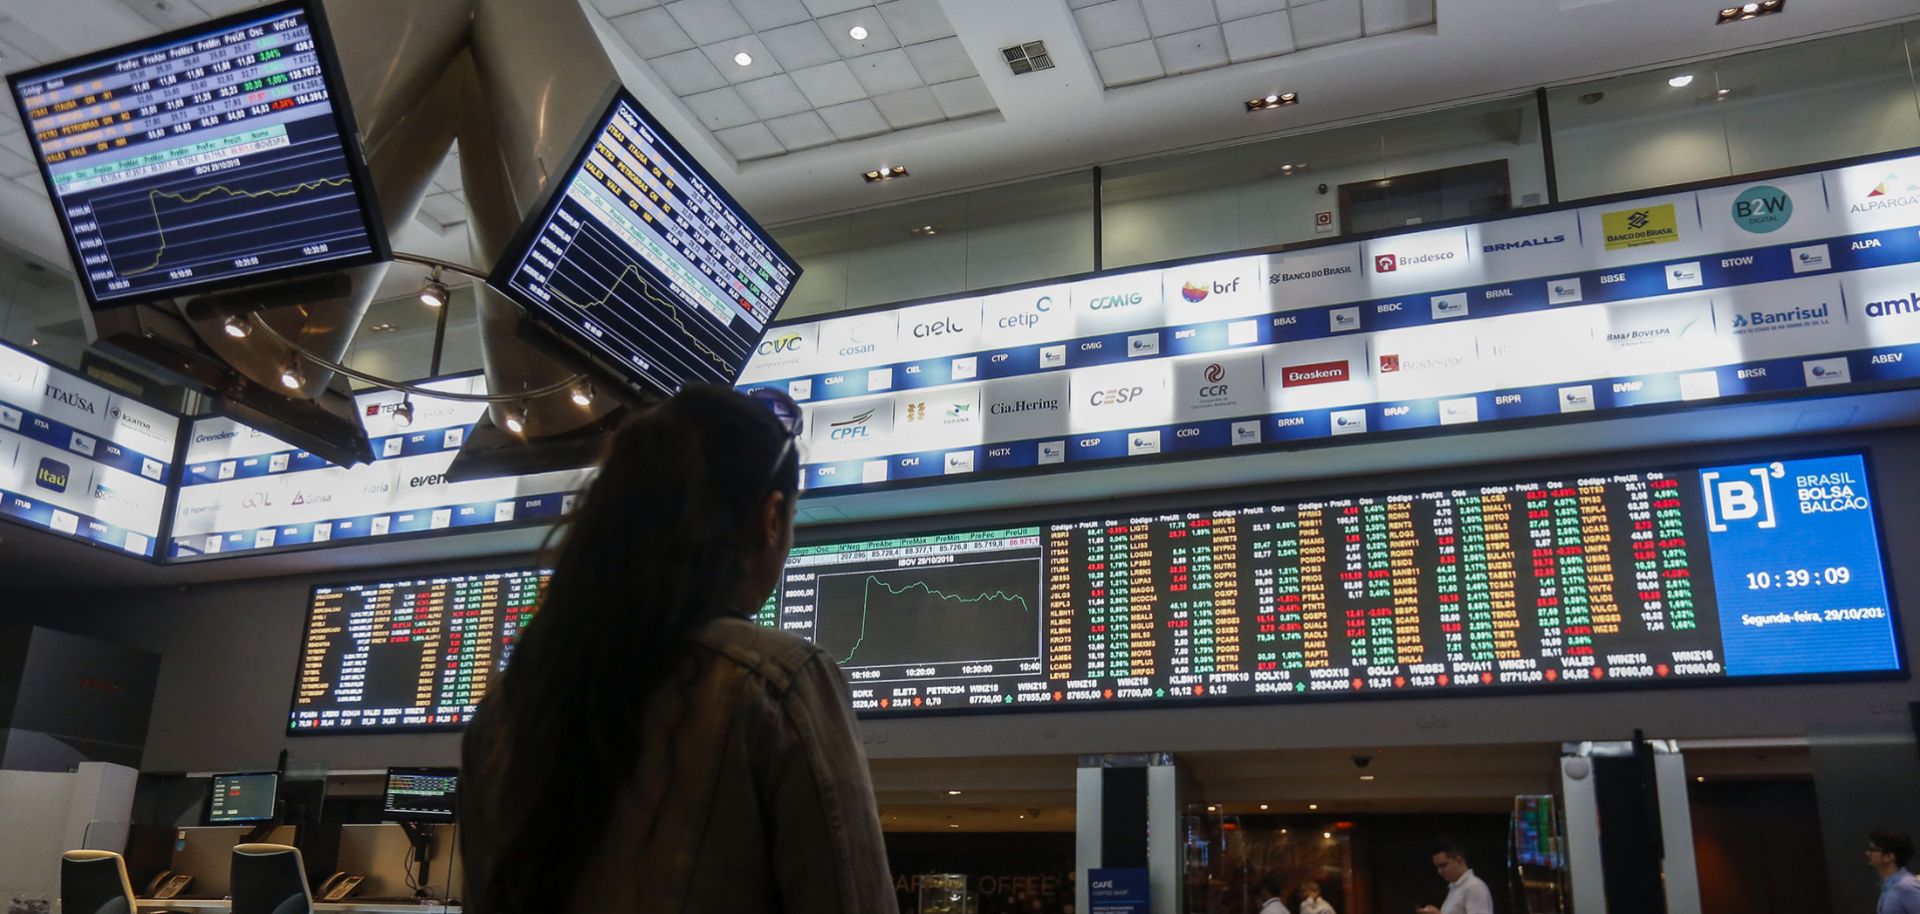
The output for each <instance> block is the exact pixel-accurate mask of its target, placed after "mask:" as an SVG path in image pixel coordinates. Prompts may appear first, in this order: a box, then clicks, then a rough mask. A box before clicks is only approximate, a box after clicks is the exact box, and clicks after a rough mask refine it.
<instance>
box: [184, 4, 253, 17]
mask: <svg viewBox="0 0 1920 914" xmlns="http://www.w3.org/2000/svg"><path fill="white" fill-rule="evenodd" d="M193 2H194V5H195V6H198V7H200V8H201V9H203V10H206V11H207V15H209V16H230V15H232V14H234V13H240V12H245V11H247V10H250V9H253V8H254V7H256V6H259V5H260V0H193Z"/></svg>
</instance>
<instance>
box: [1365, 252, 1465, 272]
mask: <svg viewBox="0 0 1920 914" xmlns="http://www.w3.org/2000/svg"><path fill="white" fill-rule="evenodd" d="M1454 256H1455V255H1454V253H1453V252H1452V251H1434V252H1432V253H1428V254H1375V255H1373V271H1374V272H1375V273H1393V272H1397V271H1398V270H1399V269H1400V268H1401V267H1415V266H1421V265H1423V264H1429V263H1445V262H1446V261H1449V260H1452V259H1454Z"/></svg>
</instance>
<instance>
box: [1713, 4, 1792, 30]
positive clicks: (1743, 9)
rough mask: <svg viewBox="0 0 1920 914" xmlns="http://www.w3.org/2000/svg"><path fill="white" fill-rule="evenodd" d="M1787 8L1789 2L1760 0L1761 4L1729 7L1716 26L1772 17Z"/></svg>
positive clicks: (1724, 10) (1723, 12)
mask: <svg viewBox="0 0 1920 914" xmlns="http://www.w3.org/2000/svg"><path fill="white" fill-rule="evenodd" d="M1786 8H1787V0H1759V2H1749V3H1744V4H1741V5H1740V6H1729V7H1726V8H1724V9H1722V10H1721V11H1720V15H1719V16H1718V17H1717V18H1716V19H1715V24H1717V25H1726V24H1727V23H1729V22H1745V21H1746V20H1748V19H1758V18H1760V17H1761V16H1770V15H1772V14H1774V13H1778V12H1780V11H1782V10H1784V9H1786Z"/></svg>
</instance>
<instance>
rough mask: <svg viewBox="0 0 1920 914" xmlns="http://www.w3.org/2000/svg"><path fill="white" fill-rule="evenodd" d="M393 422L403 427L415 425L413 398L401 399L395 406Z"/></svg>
mask: <svg viewBox="0 0 1920 914" xmlns="http://www.w3.org/2000/svg"><path fill="white" fill-rule="evenodd" d="M393 424H394V425H398V426H400V427H401V428H408V427H410V426H412V425H413V400H411V399H406V400H401V401H400V405H399V406H396V407H394V408H393Z"/></svg>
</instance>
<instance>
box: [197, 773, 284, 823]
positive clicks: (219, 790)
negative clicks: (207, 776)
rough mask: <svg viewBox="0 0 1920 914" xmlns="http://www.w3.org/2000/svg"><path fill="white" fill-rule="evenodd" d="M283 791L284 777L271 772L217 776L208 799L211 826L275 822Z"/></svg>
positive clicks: (208, 814) (208, 820)
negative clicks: (276, 810)
mask: <svg viewBox="0 0 1920 914" xmlns="http://www.w3.org/2000/svg"><path fill="white" fill-rule="evenodd" d="M279 791H280V775H278V774H276V773H274V772H271V771H256V772H243V773H239V774H216V775H214V776H213V790H212V793H211V794H210V795H209V796H208V798H207V824H208V825H253V824H256V823H259V822H271V821H273V814H274V806H275V803H276V801H277V800H278V799H279Z"/></svg>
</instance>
